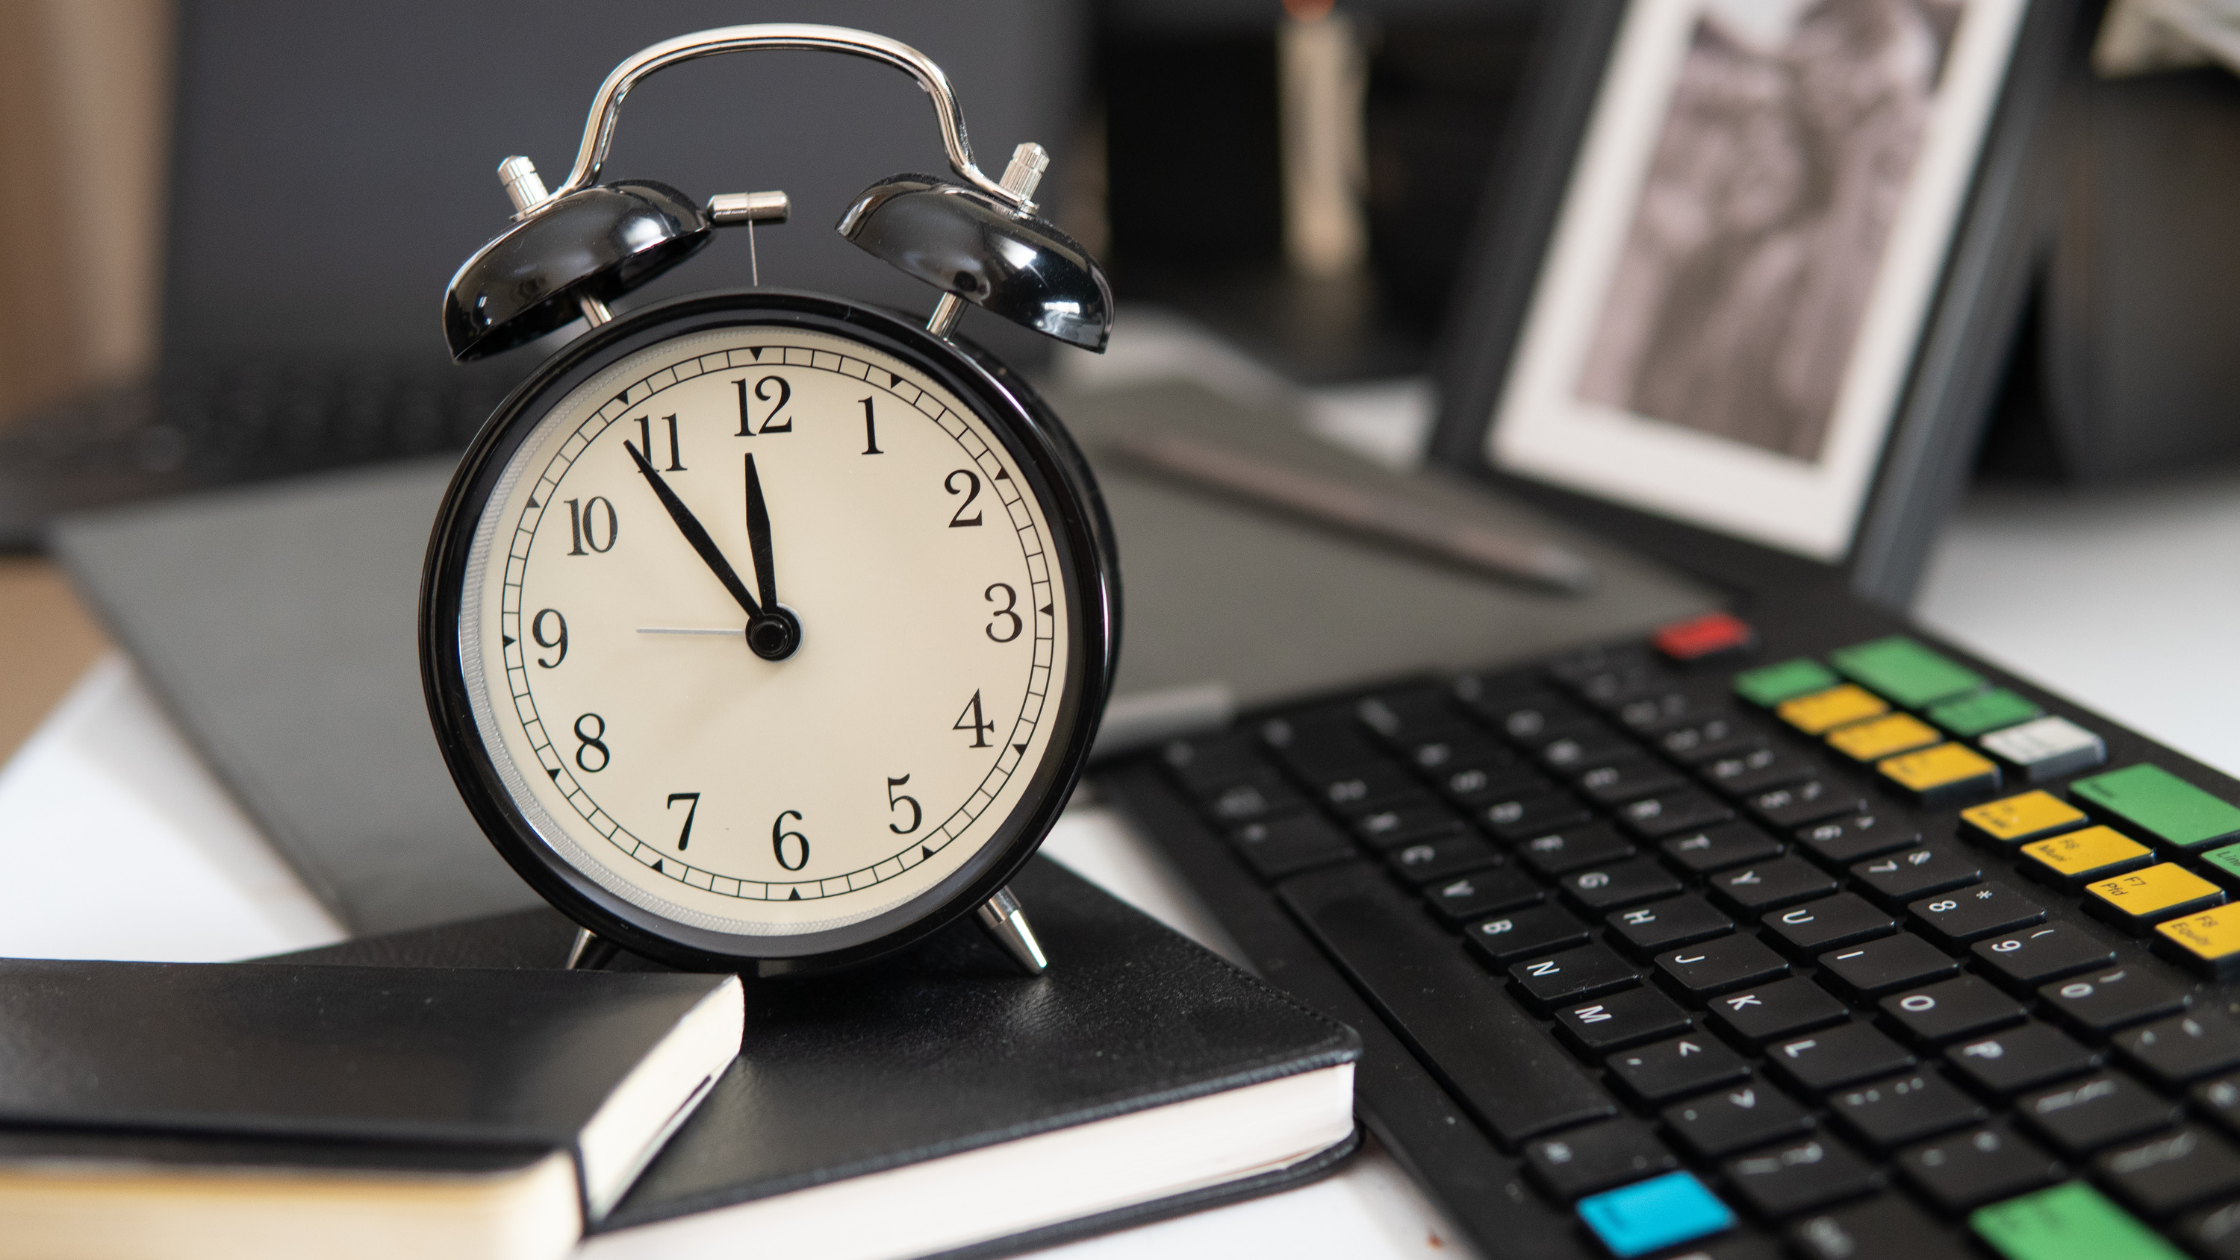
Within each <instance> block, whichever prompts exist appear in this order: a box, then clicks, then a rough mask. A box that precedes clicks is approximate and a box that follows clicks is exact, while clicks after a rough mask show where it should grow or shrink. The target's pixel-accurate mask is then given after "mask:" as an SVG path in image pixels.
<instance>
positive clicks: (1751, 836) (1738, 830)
mask: <svg viewBox="0 0 2240 1260" xmlns="http://www.w3.org/2000/svg"><path fill="white" fill-rule="evenodd" d="M1657 847H1658V848H1660V849H1662V850H1664V854H1665V856H1666V857H1667V858H1669V859H1671V860H1672V862H1673V863H1674V864H1675V865H1677V866H1678V867H1680V869H1682V870H1683V871H1685V872H1687V873H1688V874H1690V875H1708V874H1710V873H1711V872H1713V871H1723V870H1725V869H1727V868H1728V867H1730V866H1740V865H1741V864H1742V863H1744V862H1756V861H1760V860H1762V859H1765V858H1769V857H1773V856H1775V855H1776V854H1778V853H1780V852H1781V842H1780V841H1779V840H1776V839H1774V838H1773V837H1772V836H1769V835H1767V834H1766V833H1765V832H1762V831H1760V830H1758V829H1757V828H1756V827H1753V826H1751V825H1750V824H1748V823H1721V824H1720V825H1719V826H1716V827H1706V828H1704V829H1702V830H1700V831H1688V832H1684V833H1682V834H1680V835H1676V836H1666V837H1665V838H1664V839H1662V840H1659V841H1658V842H1657Z"/></svg>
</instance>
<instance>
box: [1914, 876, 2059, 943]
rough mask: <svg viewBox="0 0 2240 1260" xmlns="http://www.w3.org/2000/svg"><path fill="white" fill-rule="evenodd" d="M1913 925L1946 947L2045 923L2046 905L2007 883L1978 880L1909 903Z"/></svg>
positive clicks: (1916, 929)
mask: <svg viewBox="0 0 2240 1260" xmlns="http://www.w3.org/2000/svg"><path fill="white" fill-rule="evenodd" d="M1906 914H1907V916H1908V917H1909V919H1910V920H1911V923H1910V926H1911V927H1912V928H1913V930H1914V931H1916V932H1919V933H1921V934H1922V935H1923V936H1926V937H1928V938H1929V939H1930V940H1932V941H1935V942H1936V943H1937V944H1939V945H1942V946H1944V947H1945V948H1946V949H1958V948H1960V947H1961V946H1962V945H1965V944H1967V943H1968V942H1970V941H1974V940H1980V939H1982V938H1983V937H1986V936H1995V935H1997V934H1999V933H2001V932H2011V931H2014V930H2015V929H2017V928H2025V927H2029V926H2030V925H2031V924H2034V923H2043V922H2045V918H2046V908H2045V907H2044V906H2041V905H2039V904H2038V903H2037V902H2035V901H2032V900H2030V899H2029V898H2027V897H2024V896H2023V895H2022V894H2021V893H2018V892H2016V891H2015V890H2013V889H2012V888H2009V887H2007V886H2006V885H2005V884H1977V885H1975V886H1974V887H1972V888H1959V889H1955V890H1953V891H1952V892H1948V893H1939V894H1937V895H1936V896H1933V897H1923V898H1922V899H1921V900H1919V901H1916V902H1914V903H1913V904H1912V905H1910V906H1907V907H1906Z"/></svg>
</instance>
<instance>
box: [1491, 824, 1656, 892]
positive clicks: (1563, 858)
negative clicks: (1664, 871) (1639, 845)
mask: <svg viewBox="0 0 2240 1260" xmlns="http://www.w3.org/2000/svg"><path fill="white" fill-rule="evenodd" d="M1633 852H1634V849H1633V845H1632V844H1631V843H1630V842H1628V841H1627V840H1626V838H1625V837H1623V836H1621V835H1619V834H1618V833H1617V831H1616V830H1615V829H1614V828H1612V827H1611V826H1610V824H1608V823H1593V824H1590V825H1587V826H1582V827H1575V828H1566V829H1564V830H1562V831H1552V832H1549V833H1548V834H1547V835H1543V836H1534V837H1532V838H1531V839H1530V840H1527V841H1525V842H1524V843H1523V844H1521V845H1519V846H1517V854H1518V856H1520V857H1521V858H1523V859H1524V864H1525V865H1526V866H1529V867H1531V868H1532V869H1533V870H1535V871H1538V872H1539V873H1540V874H1541V875H1543V876H1545V877H1547V878H1550V879H1553V878H1554V877H1556V876H1558V875H1561V874H1563V873H1564V872H1565V871H1575V870H1578V869H1579V868H1581V867H1584V866H1595V865H1598V864H1601V863H1605V862H1622V861H1624V860H1625V859H1627V858H1629V857H1632V856H1633Z"/></svg>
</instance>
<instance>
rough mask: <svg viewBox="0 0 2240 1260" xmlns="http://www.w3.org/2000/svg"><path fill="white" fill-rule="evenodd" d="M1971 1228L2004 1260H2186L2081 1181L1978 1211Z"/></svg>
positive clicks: (2160, 1238)
mask: <svg viewBox="0 0 2240 1260" xmlns="http://www.w3.org/2000/svg"><path fill="white" fill-rule="evenodd" d="M1968 1227H1969V1228H1970V1229H1973V1230H1974V1231H1975V1233H1976V1236H1977V1237H1978V1238H1981V1239H1983V1241H1984V1242H1986V1243H1989V1244H1990V1245H1991V1249H1992V1250H1993V1251H1996V1252H1998V1253H1999V1254H2000V1255H2001V1256H2003V1257H2005V1260H2184V1257H2183V1256H2182V1255H2181V1254H2180V1253H2179V1251H2178V1249H2177V1248H2176V1247H2173V1246H2171V1245H2170V1244H2169V1243H2167V1242H2164V1241H2163V1240H2162V1236H2161V1235H2159V1234H2157V1233H2155V1232H2154V1231H2153V1230H2151V1229H2149V1228H2147V1227H2146V1226H2145V1225H2142V1224H2140V1223H2139V1221H2138V1220H2137V1219H2136V1218H2134V1217H2133V1216H2132V1215H2131V1214H2130V1213H2128V1212H2126V1211H2124V1210H2123V1209H2122V1208H2119V1207H2117V1206H2116V1205H2115V1204H2113V1203H2110V1202H2109V1201H2108V1200H2107V1198H2106V1196H2104V1195H2102V1194H2101V1193H2100V1192H2099V1191H2098V1190H2095V1189H2093V1188H2092V1187H2091V1186H2090V1185H2088V1184H2086V1183H2085V1182H2082V1181H2068V1182H2063V1183H2062V1184H2060V1185H2058V1186H2055V1187H2053V1188H2052V1189H2051V1190H2040V1191H2039V1192H2037V1193H2036V1194H2032V1195H2025V1196H2023V1197H2022V1198H2019V1199H2009V1200H2007V1201H2006V1202H2004V1203H1998V1204H1994V1205H1992V1206H1991V1207H1987V1208H1979V1209H1977V1210H1976V1211H1975V1212H1974V1213H1972V1214H1970V1215H1969V1217H1968Z"/></svg>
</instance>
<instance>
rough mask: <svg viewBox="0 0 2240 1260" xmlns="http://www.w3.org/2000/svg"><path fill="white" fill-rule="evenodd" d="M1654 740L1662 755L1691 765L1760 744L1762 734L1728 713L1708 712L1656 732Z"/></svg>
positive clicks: (1763, 744) (1763, 734)
mask: <svg viewBox="0 0 2240 1260" xmlns="http://www.w3.org/2000/svg"><path fill="white" fill-rule="evenodd" d="M1656 744H1657V749H1658V750H1659V751H1660V752H1662V753H1664V755H1665V756H1667V757H1671V758H1673V759H1674V760H1676V761H1682V762H1686V763H1687V764H1689V765H1695V764H1697V763H1699V762H1703V761H1707V760H1709V759H1711V758H1713V757H1724V756H1727V755H1728V754H1730V753H1737V752H1744V751H1747V750H1749V749H1752V748H1763V747H1765V744H1766V735H1765V732H1764V731H1762V730H1759V729H1758V728H1757V727H1756V726H1755V725H1753V724H1751V723H1748V722H1744V721H1742V720H1741V719H1739V718H1737V717H1735V716H1734V715H1733V714H1731V713H1711V714H1699V715H1697V716H1695V717H1692V718H1690V719H1688V720H1687V721H1686V722H1683V723H1681V724H1680V725H1677V726H1671V727H1667V728H1666V729H1664V730H1662V731H1660V732H1658V733H1657V736H1656Z"/></svg>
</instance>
